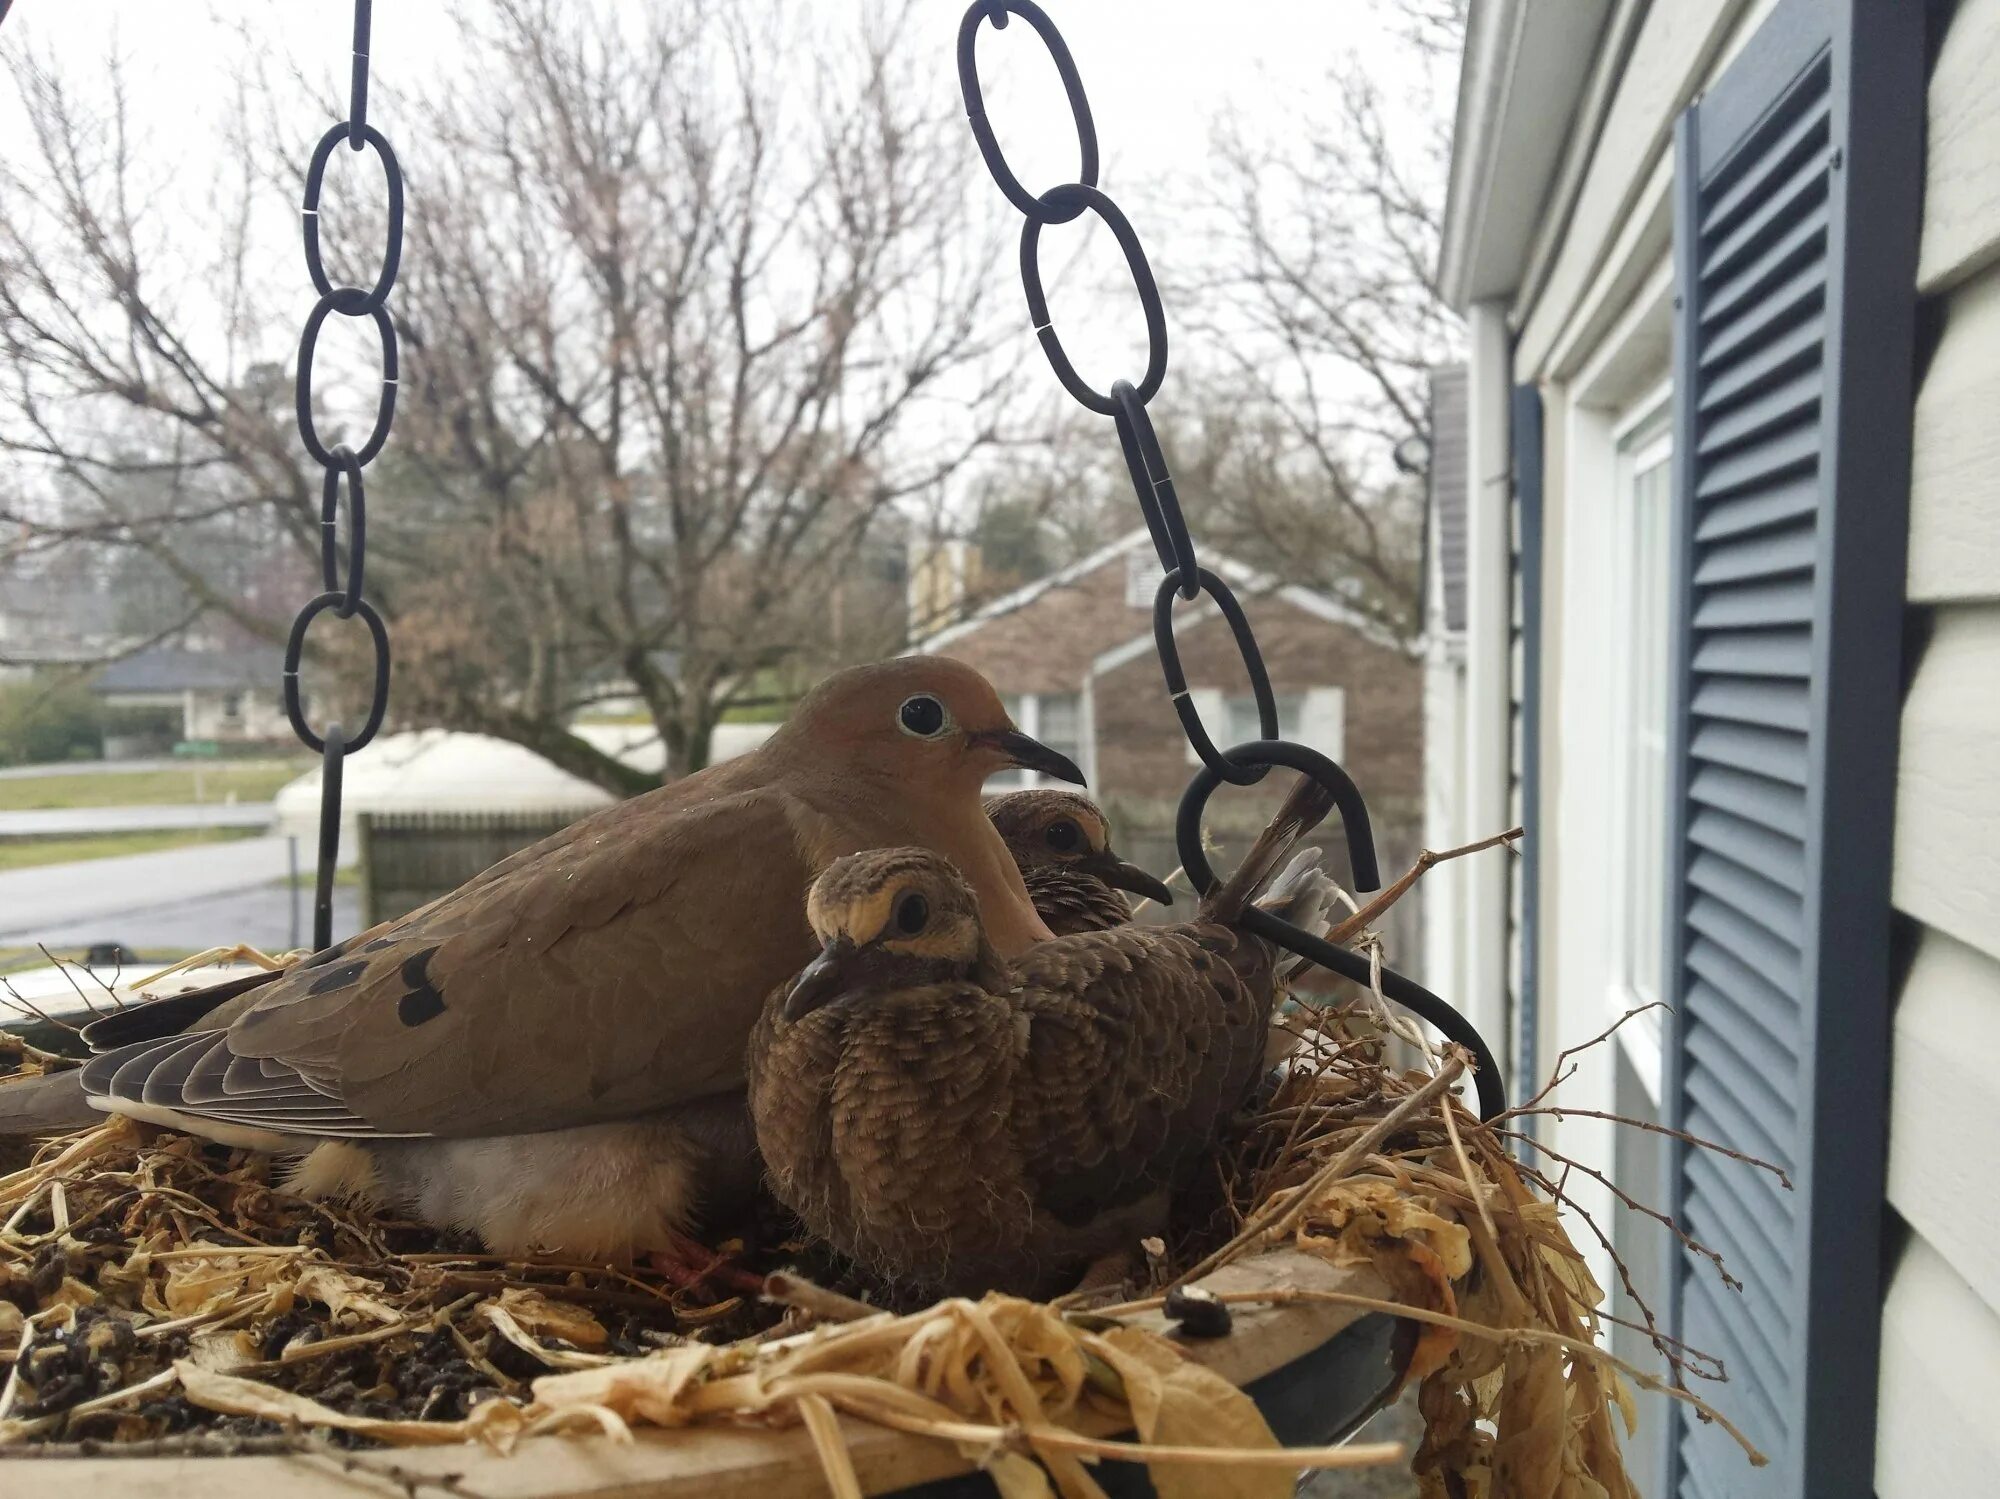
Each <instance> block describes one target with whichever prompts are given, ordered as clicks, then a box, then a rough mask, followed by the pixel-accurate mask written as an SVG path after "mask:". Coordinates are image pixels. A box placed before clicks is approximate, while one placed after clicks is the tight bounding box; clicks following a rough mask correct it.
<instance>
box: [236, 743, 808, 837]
mask: <svg viewBox="0 0 2000 1499" xmlns="http://www.w3.org/2000/svg"><path fill="white" fill-rule="evenodd" d="M775 728H776V725H774V724H719V725H717V726H716V730H715V736H714V739H713V740H712V741H711V744H710V750H711V758H712V759H714V760H729V759H733V758H735V757H736V756H737V755H740V754H743V753H745V752H746V751H749V750H752V749H755V748H756V747H757V746H758V745H760V744H762V743H763V742H764V741H765V740H766V739H768V738H770V737H771V733H772V731H773V730H774V729H775ZM575 732H576V733H577V735H578V737H580V738H582V739H584V740H586V741H587V742H589V743H590V744H591V745H593V746H594V747H595V748H597V749H599V750H601V751H603V752H604V753H605V754H608V755H613V756H615V757H616V758H618V759H620V760H622V761H624V762H625V763H626V764H627V765H630V766H632V767H633V768H635V769H637V770H643V771H648V772H651V773H652V774H655V775H657V774H658V773H659V772H660V769H661V767H662V766H663V765H665V763H666V755H665V752H664V751H663V750H662V748H661V746H660V738H659V735H658V734H657V733H655V732H654V731H653V730H652V728H650V727H649V726H643V725H636V724H634V725H625V724H584V725H579V726H578V727H577V729H576V731H575ZM319 774H320V773H319V771H318V770H310V771H307V772H306V774H304V775H302V776H300V777H299V778H298V779H297V780H295V781H289V782H287V783H286V784H285V785H284V786H283V787H282V788H280V790H279V791H278V794H277V795H276V796H275V797H274V798H272V803H273V810H274V826H273V828H272V831H273V832H275V833H279V834H281V835H285V836H289V837H298V838H308V839H309V838H314V837H317V836H318V834H319ZM615 800H617V798H616V797H614V796H613V795H612V794H611V793H610V792H609V791H606V790H605V789H604V788H603V787H601V786H597V785H593V784H592V783H591V782H589V781H586V780H584V779H583V778H582V777H581V776H573V775H571V774H570V773H569V772H568V771H566V770H563V769H561V768H559V767H558V766H556V765H555V764H554V763H553V762H552V761H549V760H545V759H543V758H542V757H541V756H540V755H538V754H536V753H535V752H534V751H533V750H531V749H527V748H524V747H523V746H521V745H518V744H515V743H513V742H512V741H510V740H506V739H495V738H493V737H491V736H490V735H486V734H467V733H462V732H460V731H458V730H455V729H418V730H414V731H411V732H407V733H402V734H389V735H385V736H384V737H382V738H380V739H378V740H376V741H375V743H373V744H371V745H369V746H368V748H366V749H365V750H363V751H362V752H361V753H360V754H358V755H356V756H355V757H354V758H353V759H351V760H349V761H348V762H347V765H346V767H345V770H344V772H343V774H342V777H341V796H340V813H341V818H340V820H341V840H342V843H343V844H344V845H345V846H346V847H348V848H352V847H353V842H354V819H355V818H356V817H357V816H359V815H360V814H361V813H363V812H370V813H384V812H567V813H569V814H570V815H572V816H578V817H580V816H582V815H583V814H584V813H585V812H589V811H592V810H594V809H595V808H598V807H602V806H606V805H608V804H609V803H611V802H613V801H615Z"/></svg>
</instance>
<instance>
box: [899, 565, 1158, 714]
mask: <svg viewBox="0 0 2000 1499" xmlns="http://www.w3.org/2000/svg"><path fill="white" fill-rule="evenodd" d="M1152 627H1153V611H1152V609H1151V608H1145V609H1134V608H1132V607H1130V606H1129V605H1127V604H1126V602H1125V554H1123V553H1120V554H1118V555H1117V556H1114V557H1112V558H1111V559H1110V560H1108V561H1106V562H1105V563H1104V564H1103V565H1102V566H1099V567H1095V568H1092V569H1091V570H1090V571H1088V572H1085V573H1081V574H1079V575H1078V576H1076V577H1074V578H1071V579H1069V580H1067V581H1066V582H1062V583H1057V584H1055V585H1053V586H1051V587H1050V588H1049V589H1048V590H1047V591H1045V592H1044V593H1042V594H1040V595H1039V596H1037V597H1036V598H1035V599H1034V600H1033V601H1032V602H1030V603H1028V604H1025V605H1023V606H1022V607H1021V608H1019V609H1015V610H1013V611H1011V612H1009V613H1006V614H1000V615H996V616H995V617H994V618H992V619H989V620H984V621H981V622H980V623H979V625H978V626H977V627H976V628H974V629H971V630H967V631H966V632H965V633H963V634H961V635H957V636H956V637H954V638H952V639H950V640H949V641H947V642H946V643H945V644H943V645H940V646H939V647H938V648H937V653H938V654H939V655H941V656H950V657H952V658H953V659H954V660H958V661H963V662H964V663H965V664H966V665H968V666H971V667H975V668H976V669H978V670H979V671H980V672H982V673H984V674H985V676H986V678H987V680H988V681H990V682H992V683H994V684H995V685H996V686H998V687H999V689H1000V690H1001V691H1002V692H1077V691H1079V690H1081V688H1082V686H1083V679H1084V678H1085V677H1087V676H1088V675H1089V674H1090V663H1091V661H1092V660H1093V659H1094V658H1095V657H1096V656H1097V655H1098V654H1099V653H1100V652H1102V651H1105V650H1108V649H1109V648H1110V647H1112V646H1114V645H1120V644H1123V643H1124V642H1125V641H1127V640H1129V639H1131V638H1132V637H1133V636H1134V635H1138V634H1140V633H1142V632H1143V631H1146V630H1150V629H1151V628H1152ZM1154 670H1155V674H1156V676H1157V672H1158V668H1157V667H1156V668H1155V669H1154ZM1164 706H1165V702H1164V699H1163V700H1162V707H1164ZM1167 716H1168V717H1169V718H1171V717H1173V714H1172V713H1171V712H1169V713H1168V715H1167Z"/></svg>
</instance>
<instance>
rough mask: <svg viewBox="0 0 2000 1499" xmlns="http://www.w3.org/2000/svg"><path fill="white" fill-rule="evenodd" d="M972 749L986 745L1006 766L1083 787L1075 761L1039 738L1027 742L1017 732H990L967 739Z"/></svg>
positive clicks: (1028, 739) (1003, 730)
mask: <svg viewBox="0 0 2000 1499" xmlns="http://www.w3.org/2000/svg"><path fill="white" fill-rule="evenodd" d="M971 740H972V743H973V744H974V745H975V746H986V747H988V748H991V749H996V750H998V751H999V752H1000V753H1001V754H1002V755H1004V756H1006V760H1007V764H1009V765H1017V766H1019V767H1020V768H1021V769H1023V770H1032V771H1037V772H1039V773H1040V774H1042V775H1045V776H1054V777H1055V778H1056V779H1057V780H1059V781H1068V782H1070V783H1071V784H1072V785H1076V786H1082V785H1085V784H1087V783H1086V782H1085V780H1084V779H1083V772H1082V771H1080V770H1078V769H1077V768H1076V761H1074V760H1072V759H1070V757H1069V756H1068V755H1064V754H1059V753H1057V752H1056V751H1055V750H1052V749H1050V748H1049V747H1048V746H1047V745H1046V744H1043V743H1042V742H1041V740H1039V739H1030V738H1029V737H1028V736H1027V735H1026V734H1023V733H1022V732H1021V731H1020V730H1019V729H990V730H988V731H986V732H985V733H982V734H974V735H972V736H971Z"/></svg>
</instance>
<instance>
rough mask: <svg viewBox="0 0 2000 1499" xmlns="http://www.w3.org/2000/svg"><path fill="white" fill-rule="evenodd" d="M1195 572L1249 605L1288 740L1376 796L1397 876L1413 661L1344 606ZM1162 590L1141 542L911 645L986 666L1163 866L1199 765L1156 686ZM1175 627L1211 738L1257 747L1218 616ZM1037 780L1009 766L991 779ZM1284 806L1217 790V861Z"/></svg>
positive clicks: (1220, 563) (1143, 853)
mask: <svg viewBox="0 0 2000 1499" xmlns="http://www.w3.org/2000/svg"><path fill="white" fill-rule="evenodd" d="M1202 562H1203V565H1204V566H1206V567H1208V568H1210V569H1212V570H1214V571H1215V572H1216V573H1218V574H1219V575H1221V576H1222V577H1223V578H1224V579H1226V580H1227V581H1228V582H1229V584H1230V585H1231V586H1232V587H1233V588H1234V589H1235V590H1236V592H1237V595H1238V597H1239V598H1241V599H1242V600H1243V604H1244V609H1245V611H1246V612H1247V613H1248V614H1249V616H1250V621H1251V623H1252V624H1253V625H1254V626H1255V628H1256V631H1257V639H1258V642H1259V644H1260V645H1261V646H1262V648H1263V652H1264V661H1265V664H1266V666H1267V667H1268V668H1269V670H1270V673H1271V685H1272V687H1273V688H1274V689H1275V691H1276V693H1277V697H1278V706H1279V720H1280V723H1279V727H1280V729H1281V730H1282V732H1283V734H1284V736H1285V737H1286V738H1289V739H1296V740H1299V741H1300V742H1302V743H1305V744H1309V745H1312V746H1313V747H1314V748H1316V749H1319V750H1321V751H1323V752H1324V753H1326V754H1328V755H1330V756H1331V757H1332V758H1334V759H1335V760H1337V761H1339V762H1340V763H1341V765H1342V766H1343V767H1344V768H1345V769H1346V770H1347V772H1348V774H1350V775H1351V776H1353V777H1354V780H1355V782H1356V784H1358V785H1359V786H1360V787H1361V790H1362V792H1363V793H1364V794H1365V795H1366V796H1367V798H1368V805H1369V810H1370V814H1371V816H1372V819H1373V822H1374V824H1375V833H1376V841H1377V844H1378V847H1379V849H1380V853H1381V857H1382V861H1383V864H1384V866H1385V867H1386V868H1390V869H1394V868H1396V867H1397V864H1396V861H1397V860H1398V859H1400V858H1402V857H1404V856H1406V855H1408V854H1410V853H1413V852H1414V848H1413V844H1414V840H1415V837H1416V826H1417V821H1418V811H1419V805H1420V797H1421V793H1422V783H1423V739H1422V734H1423V670H1422V664H1421V661H1420V659H1419V657H1418V656H1417V655H1415V654H1414V653H1413V652H1412V651H1411V650H1410V649H1408V648H1406V647H1404V646H1402V645H1400V644H1398V643H1397V642H1396V641H1395V640H1393V639H1392V638H1390V637H1389V636H1388V635H1387V634H1386V633H1384V632H1383V631H1381V630H1380V629H1379V628H1378V627H1376V626H1374V625H1373V624H1371V623H1370V622H1369V621H1367V620H1366V619H1364V618H1363V617H1362V616H1360V615H1359V614H1357V613H1355V612H1354V611H1352V610H1350V609H1348V608H1347V607H1346V606H1344V605H1342V604H1341V603H1339V602H1338V601H1337V600H1334V599H1331V598H1328V597H1326V596H1325V595H1323V594H1320V593H1315V592H1313V591H1312V590H1310V589H1305V588H1298V587H1271V586H1269V585H1268V584H1263V583H1260V581H1259V579H1258V578H1257V576H1256V575H1255V574H1254V573H1253V572H1252V571H1251V570H1250V569H1249V568H1247V567H1244V566H1242V565H1241V564H1238V563H1235V562H1232V561H1231V560H1229V559H1228V558H1226V557H1220V556H1217V555H1216V554H1215V553H1213V552H1204V553H1203V554H1202ZM1159 580H1160V568H1159V563H1158V561H1157V559H1156V558H1155V557H1154V554H1153V548H1152V544H1151V542H1150V540H1149V539H1148V537H1147V534H1146V532H1145V531H1144V530H1136V531H1133V532H1131V533H1130V534H1128V535H1126V536H1123V537H1120V538H1119V539H1118V540H1117V541H1114V542H1112V543H1111V544H1110V545H1108V546H1106V547H1103V548H1100V549H1099V550H1098V551H1096V552H1093V553H1091V554H1090V555H1089V556H1087V557H1085V558H1083V559H1082V560H1081V561H1079V562H1076V563H1074V564H1072V565H1071V566H1069V567H1067V568H1064V569H1063V570H1062V571H1060V572H1057V573H1054V574H1052V575H1050V576H1049V577H1046V578H1043V579H1041V580H1039V581H1037V582H1035V583H1031V584H1029V585H1027V586H1026V587H1023V588H1019V589H1016V590H1015V591H1014V592H1012V593H1009V594H1006V595H1004V596H1003V597H1001V598H998V599H995V600H994V601H993V602H992V603H990V604H988V605H986V606H985V607H984V608H981V609H979V610H977V611H976V612H975V613H973V614H972V615H970V616H969V617H967V618H966V619H964V620H962V621H960V622H959V623H957V624H954V625H952V626H950V627H949V628H947V629H944V630H940V631H938V632H936V633H934V634H932V635H930V636H928V637H926V638H924V639H922V640H920V641H918V642H917V645H916V647H915V648H916V649H917V650H920V651H924V652H931V653H935V654H939V655H947V656H952V657H955V658H957V659H959V660H961V661H964V662H966V663H968V664H969V665H972V666H975V667H977V668H978V669H979V670H980V671H982V672H984V673H985V674H986V675H987V676H988V677H989V678H990V679H991V680H992V681H993V683H994V685H995V686H996V687H998V688H999V689H1000V692H1001V694H1002V696H1003V697H1004V698H1005V699H1006V700H1007V705H1008V708H1009V709H1010V710H1011V711H1012V712H1013V714H1014V718H1015V721H1016V722H1017V723H1018V724H1019V725H1020V726H1021V728H1022V729H1023V730H1025V731H1026V732H1027V733H1030V734H1033V735H1034V736H1035V737H1036V738H1038V739H1040V740H1042V741H1043V742H1044V743H1047V744H1049V745H1051V746H1053V747H1054V748H1056V749H1059V750H1061V751H1063V752H1064V753H1065V754H1068V755H1070V756H1071V757H1072V758H1074V759H1075V760H1076V762H1077V763H1078V764H1079V765H1081V766H1082V767H1083V769H1084V772H1085V774H1086V775H1088V776H1089V778H1090V788H1091V791H1092V793H1093V795H1095V796H1096V797H1097V799H1098V800H1099V801H1100V802H1101V803H1102V804H1103V805H1104V806H1105V808H1106V810H1107V811H1108V812H1109V813H1110V814H1111V817H1112V820H1113V822H1114V824H1115V826H1116V828H1117V838H1118V843H1119V846H1120V848H1121V849H1123V850H1125V851H1126V852H1127V853H1128V855H1129V856H1130V857H1133V858H1135V859H1137V860H1138V861H1139V862H1141V863H1143V864H1145V865H1147V866H1148V867H1156V868H1158V869H1159V870H1160V871H1161V872H1164V871H1165V870H1168V869H1171V868H1172V867H1173V866H1174V865H1175V864H1176V863H1178V862H1179V861H1178V859H1177V858H1176V857H1175V856H1174V855H1173V851H1172V850H1173V823H1174V812H1175V809H1176V807H1177V806H1178V805H1179V803H1180V798H1181V793H1182V792H1183V791H1184V790H1185V789H1186V787H1187V783H1188V780H1189V778H1190V777H1191V776H1192V775H1193V774H1194V772H1195V770H1196V769H1197V768H1198V766H1199V763H1200V762H1199V761H1198V760H1197V759H1196V758H1195V756H1194V752H1193V751H1192V750H1190V749H1189V748H1188V746H1187V742H1186V740H1185V738H1184V736H1183V735H1182V733H1181V727H1180V722H1179V720H1178V719H1177V718H1176V717H1175V716H1174V711H1173V707H1172V704H1171V703H1169V702H1168V700H1167V695H1166V691H1165V689H1164V687H1163V686H1162V684H1161V680H1160V666H1159V660H1158V657H1157V655H1156V654H1155V651H1154V645H1153V624H1152V616H1153V596H1154V590H1155V589H1156V588H1157V587H1158V585H1159ZM1176 627H1177V628H1176V639H1177V640H1178V641H1179V643H1180V648H1181V661H1182V665H1183V667H1184V668H1185V670H1186V672H1187V678H1188V688H1189V692H1190V694H1191V695H1192V697H1193V699H1194V702H1195V705H1196V708H1197V709H1198V711H1199V712H1200V713H1201V717H1202V722H1203V723H1204V724H1206V725H1207V726H1208V729H1209V732H1210V735H1211V737H1212V738H1214V740H1215V741H1216V742H1217V743H1218V744H1222V745H1229V744H1236V743H1240V742H1241V741H1243V740H1245V739H1254V738H1255V737H1257V712H1256V705H1255V702H1254V701H1253V700H1252V698H1251V695H1250V686H1249V681H1248V679H1247V677H1246V676H1245V674H1244V671H1243V666H1242V663H1241V662H1240V660H1239V659H1238V656H1237V652H1236V644H1235V640H1234V638H1233V637H1232V636H1231V634H1230V632H1229V628H1228V626H1227V625H1226V624H1225V623H1224V622H1223V620H1222V618H1221V616H1220V615H1219V614H1218V613H1217V612H1216V610H1215V608H1214V606H1213V605H1211V604H1209V603H1208V602H1207V601H1206V600H1205V599H1204V600H1202V601H1200V602H1198V603H1195V604H1184V605H1181V606H1179V608H1178V609H1177V611H1176ZM1032 779H1033V778H1032V777H1028V776H1026V774H1025V773H1023V772H1014V773H1011V774H1010V775H1009V776H1007V777H1001V778H996V779H995V781H994V782H993V783H992V784H993V786H994V787H995V788H996V789H997V788H999V787H1001V786H1005V785H1010V784H1012V785H1020V784H1022V783H1023V781H1024V780H1028V781H1032ZM1274 779H1275V778H1274ZM1287 779H1288V778H1287ZM1276 795H1277V788H1276V786H1275V785H1274V786H1272V787H1268V788H1266V787H1259V788H1255V789H1252V790H1249V791H1241V792H1237V791H1230V790H1228V789H1226V788H1225V789H1224V790H1222V791H1219V792H1217V794H1216V795H1215V797H1214V799H1213V800H1212V801H1211V802H1210V811H1209V818H1208V825H1209V827H1210V828H1211V830H1212V831H1213V832H1214V833H1215V834H1216V835H1217V836H1218V838H1219V839H1220V841H1221V842H1222V844H1223V846H1224V850H1225V853H1227V852H1230V851H1232V845H1233V844H1234V843H1235V842H1236V840H1238V839H1240V838H1241V837H1242V836H1243V835H1244V833H1246V832H1248V831H1254V830H1255V828H1257V827H1258V826H1260V825H1261V824H1262V823H1263V821H1264V819H1265V818H1266V817H1267V816H1268V815H1269V813H1270V811H1271V809H1272V806H1273V805H1274V802H1275V798H1276ZM1335 841H1337V839H1336V840H1335Z"/></svg>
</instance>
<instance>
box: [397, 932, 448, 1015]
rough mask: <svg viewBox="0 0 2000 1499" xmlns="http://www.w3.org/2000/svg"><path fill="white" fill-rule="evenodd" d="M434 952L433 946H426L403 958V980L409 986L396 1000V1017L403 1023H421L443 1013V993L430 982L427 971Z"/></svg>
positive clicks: (435, 950)
mask: <svg viewBox="0 0 2000 1499" xmlns="http://www.w3.org/2000/svg"><path fill="white" fill-rule="evenodd" d="M436 952H437V949H436V948H435V947H427V948H425V949H424V950H423V951H422V952H418V953H412V954H411V955H410V956H409V957H408V958H406V959H404V960H403V969H402V973H403V982H404V983H405V984H408V985H409V986H410V987H409V992H408V993H406V994H405V995H404V996H403V997H402V998H401V999H399V1000H397V1001H396V1018H397V1019H399V1020H401V1021H402V1022H403V1024H405V1025H408V1026H418V1025H422V1024H423V1023H424V1022H425V1021H427V1020H435V1019H437V1018H438V1016H440V1015H442V1014H443V1013H444V995H443V993H441V992H440V991H439V989H438V987H437V986H436V985H435V984H433V983H432V982H431V980H430V974H429V973H428V972H427V970H428V969H429V967H430V961H431V957H432V955H433V954H434V953H436Z"/></svg>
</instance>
